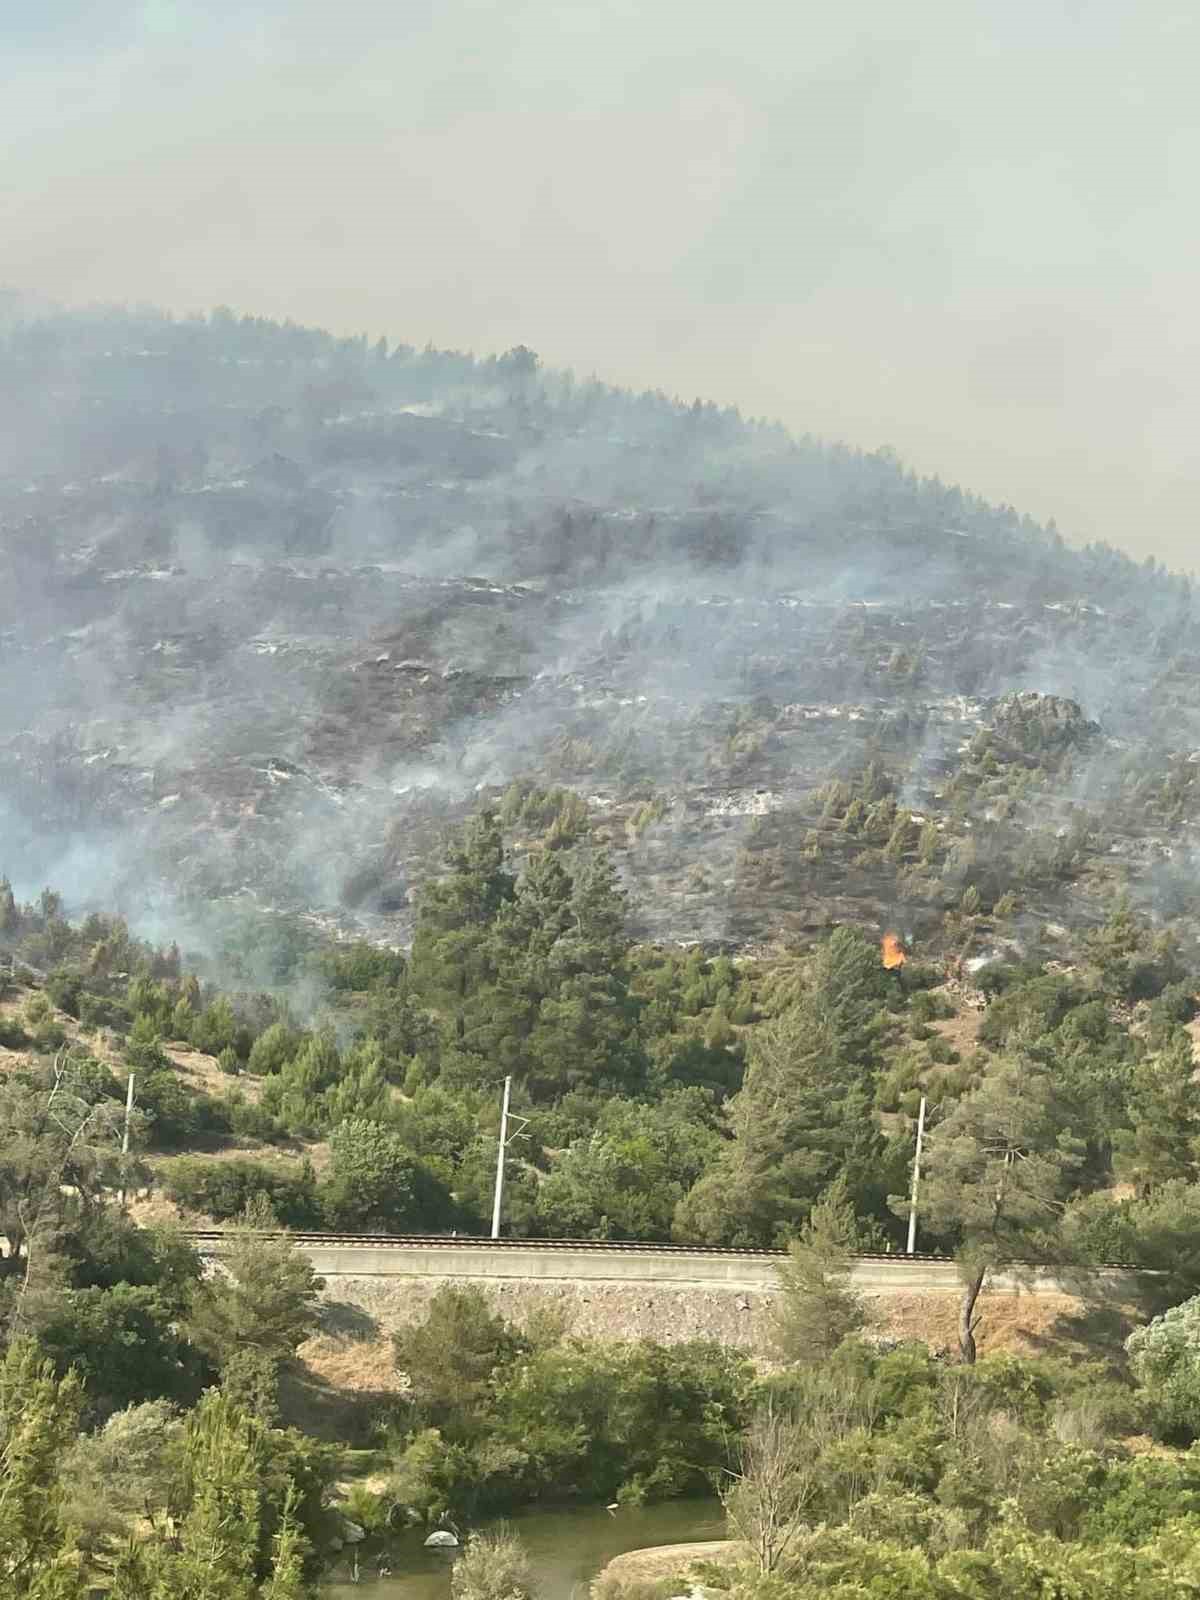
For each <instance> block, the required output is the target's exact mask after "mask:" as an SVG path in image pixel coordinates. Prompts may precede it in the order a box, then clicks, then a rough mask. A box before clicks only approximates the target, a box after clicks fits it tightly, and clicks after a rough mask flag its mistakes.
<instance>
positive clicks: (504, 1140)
mask: <svg viewBox="0 0 1200 1600" xmlns="http://www.w3.org/2000/svg"><path fill="white" fill-rule="evenodd" d="M511 1096H512V1079H511V1078H505V1080H504V1099H503V1100H502V1101H501V1103H500V1144H499V1147H498V1149H497V1150H496V1194H495V1198H494V1199H493V1201H492V1238H493V1239H498V1238H499V1237H500V1205H501V1202H502V1200H503V1199H504V1153H505V1151H506V1150H507V1149H508V1147H509V1145H510V1144H511V1143H512V1142H513V1139H523V1138H524V1137H525V1133H524V1130H525V1129H526V1128H527V1127H528V1126H529V1118H528V1117H514V1116H512V1115H511V1114H510V1112H509V1109H508V1105H509V1100H510V1098H511ZM510 1122H519V1123H520V1124H521V1126H520V1127H519V1128H518V1129H517V1131H516V1132H515V1133H514V1134H512V1136H511V1137H510V1135H509V1132H508V1125H509V1123H510Z"/></svg>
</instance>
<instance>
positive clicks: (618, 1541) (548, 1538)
mask: <svg viewBox="0 0 1200 1600" xmlns="http://www.w3.org/2000/svg"><path fill="white" fill-rule="evenodd" d="M504 1522H505V1526H507V1527H508V1528H510V1529H511V1530H512V1531H513V1532H514V1533H516V1534H517V1535H518V1537H519V1538H520V1540H521V1542H522V1544H524V1546H525V1548H526V1550H527V1552H528V1554H529V1562H530V1568H531V1571H532V1574H533V1579H534V1587H535V1588H536V1590H537V1593H538V1595H539V1597H540V1600H588V1595H589V1592H590V1589H591V1585H592V1583H593V1581H594V1580H595V1579H596V1577H597V1576H598V1575H599V1574H600V1573H601V1572H603V1571H604V1570H605V1569H606V1568H607V1567H608V1566H609V1564H610V1563H611V1562H612V1561H613V1559H614V1558H615V1557H619V1556H623V1555H625V1554H627V1553H634V1554H642V1555H646V1554H650V1553H652V1552H653V1551H654V1550H656V1549H671V1548H685V1547H690V1546H694V1545H710V1544H712V1545H718V1544H724V1543H726V1542H727V1541H725V1540H724V1539H723V1538H722V1535H723V1534H724V1532H725V1515H724V1508H723V1507H722V1505H721V1503H720V1501H719V1500H716V1499H702V1500H668V1501H664V1502H662V1503H660V1504H657V1505H648V1506H621V1507H619V1508H618V1509H617V1510H616V1511H609V1510H608V1509H607V1508H606V1507H605V1506H595V1505H592V1506H581V1507H576V1508H573V1509H570V1510H567V1509H554V1510H530V1511H525V1512H520V1513H518V1514H516V1515H513V1516H510V1517H508V1518H505V1519H504ZM485 1526H486V1527H494V1526H496V1524H495V1523H489V1524H486V1525H485ZM469 1531H471V1532H481V1531H484V1529H483V1528H482V1527H481V1528H478V1529H471V1530H469ZM424 1536H425V1530H423V1529H413V1530H412V1531H411V1532H410V1533H408V1534H405V1535H401V1536H400V1537H398V1538H397V1539H396V1540H395V1541H394V1543H393V1545H392V1546H391V1547H389V1549H388V1550H387V1552H386V1555H385V1556H383V1557H379V1556H373V1557H372V1558H370V1561H369V1562H368V1561H367V1559H366V1558H364V1559H363V1561H362V1566H361V1570H360V1574H359V1582H358V1583H357V1584H355V1583H352V1582H351V1581H350V1576H351V1567H350V1562H351V1561H352V1559H353V1558H352V1555H351V1552H349V1551H347V1552H346V1555H345V1557H344V1558H343V1559H342V1561H341V1563H340V1564H339V1567H338V1569H337V1570H336V1571H335V1572H334V1573H332V1574H331V1576H330V1581H329V1584H328V1587H327V1590H326V1591H323V1593H324V1594H327V1595H328V1597H329V1600H334V1597H336V1600H351V1597H353V1600H449V1594H450V1569H451V1567H452V1566H453V1564H454V1551H453V1550H426V1549H424V1548H423V1545H422V1541H423V1539H424ZM381 1562H382V1564H384V1565H386V1566H387V1567H389V1568H390V1572H389V1573H388V1575H387V1576H386V1577H380V1576H379V1566H380V1564H381Z"/></svg>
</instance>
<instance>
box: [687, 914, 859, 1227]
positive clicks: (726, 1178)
mask: <svg viewBox="0 0 1200 1600" xmlns="http://www.w3.org/2000/svg"><path fill="white" fill-rule="evenodd" d="M885 985H886V975H885V974H884V972H883V970H882V968H881V967H880V964H879V959H878V951H877V950H876V949H875V948H874V946H872V945H871V944H869V943H868V941H867V940H865V939H864V938H863V937H862V936H861V935H859V934H855V933H852V932H851V931H850V930H849V929H839V930H838V931H837V932H836V933H835V934H834V935H833V936H832V937H831V938H830V939H829V941H828V942H827V943H826V944H825V945H824V946H822V947H821V949H820V950H819V951H818V953H817V955H816V957H815V958H814V960H813V963H812V967H811V970H810V972H809V974H808V981H807V983H806V986H805V988H804V991H803V992H802V994H801V996H800V998H798V999H797V1000H795V1001H793V1002H792V1003H790V1004H788V1005H786V1006H785V1007H784V1008H783V1009H782V1010H781V1011H780V1012H779V1014H778V1015H776V1016H775V1017H772V1018H770V1019H769V1020H767V1021H766V1022H764V1023H762V1024H760V1025H759V1026H758V1028H756V1029H755V1031H754V1034H753V1036H752V1038H751V1044H750V1059H749V1064H748V1067H747V1072H746V1079H745V1083H744V1084H743V1086H742V1088H741V1090H740V1091H739V1093H738V1094H737V1095H735V1096H734V1098H733V1099H732V1100H731V1101H730V1103H729V1108H728V1121H729V1126H730V1130H731V1132H732V1135H733V1137H732V1139H731V1140H730V1141H729V1143H728V1144H727V1145H726V1147H725V1149H724V1150H723V1151H722V1152H721V1154H720V1156H719V1157H718V1159H717V1161H716V1162H715V1163H714V1164H713V1165H712V1166H711V1167H710V1169H709V1171H708V1172H707V1173H706V1174H705V1175H704V1176H703V1177H702V1178H701V1179H700V1180H699V1182H698V1183H697V1184H696V1185H695V1187H694V1188H693V1189H692V1190H691V1192H690V1193H689V1194H688V1195H687V1196H686V1197H685V1198H684V1200H683V1201H682V1202H681V1204H680V1206H679V1209H678V1211H677V1213H676V1219H675V1227H674V1231H675V1235H676V1237H677V1238H679V1239H686V1240H700V1239H708V1240H711V1241H714V1242H719V1243H722V1244H770V1243H772V1242H774V1241H775V1239H777V1238H778V1237H779V1236H780V1234H781V1233H783V1234H786V1233H787V1232H790V1231H791V1230H792V1229H794V1228H795V1227H798V1226H799V1225H801V1224H802V1223H803V1221H804V1219H805V1217H806V1216H807V1214H808V1212H809V1209H810V1207H811V1205H812V1203H813V1201H814V1200H815V1198H816V1197H817V1195H818V1194H820V1193H821V1191H822V1190H823V1189H824V1188H826V1187H827V1186H828V1184H829V1183H831V1182H832V1181H833V1179H834V1178H835V1177H836V1176H838V1174H839V1173H841V1174H842V1175H844V1177H845V1181H846V1184H847V1187H848V1189H849V1192H850V1194H851V1196H852V1199H853V1203H854V1204H855V1207H856V1209H858V1210H860V1211H862V1212H869V1211H872V1210H875V1209H876V1208H878V1209H879V1210H882V1200H883V1196H882V1194H881V1193H880V1184H879V1179H880V1175H881V1174H880V1156H881V1153H882V1139H881V1138H880V1136H879V1133H878V1130H877V1128H876V1127H875V1126H874V1124H873V1121H872V1118H871V1114H870V1102H871V1098H872V1093H871V1089H872V1084H871V1066H872V1055H873V1051H874V1049H875V1047H876V1046H877V1043H878V1041H879V1038H880V1036H881V1033H882V1030H883V1028H884V1026H885V1023H884V1021H883V1019H882V1015H881V1007H882V1003H883V999H884V996H885V994H886V987H885Z"/></svg>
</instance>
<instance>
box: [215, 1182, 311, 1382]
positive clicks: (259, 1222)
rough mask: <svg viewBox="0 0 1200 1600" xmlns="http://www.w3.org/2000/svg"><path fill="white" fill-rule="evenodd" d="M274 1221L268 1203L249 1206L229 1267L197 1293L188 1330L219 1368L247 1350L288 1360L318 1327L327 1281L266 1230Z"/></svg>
mask: <svg viewBox="0 0 1200 1600" xmlns="http://www.w3.org/2000/svg"><path fill="white" fill-rule="evenodd" d="M271 1221H272V1216H271V1212H270V1208H269V1206H268V1205H267V1204H266V1202H265V1201H261V1200H260V1202H259V1203H258V1204H257V1205H256V1206H254V1207H252V1208H250V1209H248V1210H247V1212H246V1215H245V1219H244V1221H243V1224H242V1226H241V1227H239V1228H238V1229H237V1230H235V1233H234V1235H233V1241H232V1243H231V1245H230V1247H229V1248H228V1249H227V1251H226V1252H225V1254H224V1255H223V1257H222V1260H221V1267H222V1268H223V1269H224V1270H222V1271H221V1272H219V1273H218V1274H215V1275H214V1276H212V1277H210V1278H207V1279H205V1281H204V1282H203V1283H202V1284H201V1285H200V1287H199V1289H198V1290H197V1292H196V1294H195V1295H194V1297H193V1301H192V1306H191V1311H190V1314H189V1317H188V1332H189V1334H190V1336H191V1338H192V1340H193V1342H194V1343H195V1344H196V1346H197V1347H198V1348H199V1349H200V1350H203V1351H204V1352H205V1353H206V1354H207V1355H208V1357H209V1358H210V1360H212V1361H213V1362H214V1363H215V1364H216V1365H217V1366H218V1367H219V1368H222V1369H223V1368H224V1367H225V1365H226V1363H227V1362H228V1361H229V1360H230V1358H231V1357H232V1356H233V1355H234V1354H235V1352H245V1351H247V1350H255V1351H258V1352H260V1353H261V1354H262V1355H263V1356H264V1357H266V1358H268V1359H269V1360H271V1361H274V1362H275V1363H277V1364H278V1363H281V1362H284V1361H286V1360H288V1359H290V1357H291V1356H293V1355H294V1354H295V1351H296V1348H297V1346H298V1345H300V1344H301V1343H302V1342H303V1341H304V1340H305V1339H306V1338H307V1337H308V1335H309V1334H310V1333H311V1332H312V1330H313V1328H314V1327H315V1326H316V1321H317V1298H318V1295H319V1293H320V1291H321V1289H323V1288H324V1283H323V1281H322V1280H321V1279H320V1278H319V1277H317V1275H316V1273H315V1272H314V1271H313V1268H312V1265H311V1263H310V1262H309V1260H308V1258H307V1256H305V1255H304V1254H303V1253H302V1252H301V1251H300V1250H298V1249H297V1248H296V1246H295V1245H293V1244H292V1243H291V1241H290V1240H289V1239H287V1238H286V1237H282V1236H276V1237H271V1236H270V1235H269V1234H266V1233H263V1232H262V1231H260V1230H262V1229H263V1228H264V1226H269V1225H270V1224H271Z"/></svg>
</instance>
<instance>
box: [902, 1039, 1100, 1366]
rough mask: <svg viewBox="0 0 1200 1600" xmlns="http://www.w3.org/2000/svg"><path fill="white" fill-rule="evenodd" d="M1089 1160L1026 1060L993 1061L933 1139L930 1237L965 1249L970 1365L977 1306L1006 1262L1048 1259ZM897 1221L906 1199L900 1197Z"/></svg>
mask: <svg viewBox="0 0 1200 1600" xmlns="http://www.w3.org/2000/svg"><path fill="white" fill-rule="evenodd" d="M1081 1159H1082V1154H1081V1150H1080V1146H1079V1141H1077V1140H1075V1139H1073V1138H1072V1136H1071V1135H1070V1133H1069V1132H1068V1131H1067V1130H1066V1128H1065V1127H1064V1123H1063V1118H1062V1114H1061V1110H1060V1107H1059V1104H1058V1103H1057V1102H1056V1097H1055V1094H1054V1089H1053V1086H1052V1084H1051V1083H1050V1081H1049V1080H1048V1078H1047V1077H1046V1076H1045V1075H1044V1074H1043V1073H1041V1072H1040V1071H1038V1070H1037V1068H1036V1066H1035V1065H1034V1064H1033V1063H1032V1062H1031V1061H1028V1060H1021V1059H1020V1058H1017V1057H1004V1058H1001V1059H1000V1060H997V1061H996V1062H994V1063H993V1064H992V1065H991V1066H990V1068H989V1070H988V1072H987V1073H986V1075H985V1077H984V1078H983V1080H982V1082H981V1083H980V1085H979V1087H978V1088H977V1089H975V1090H974V1091H973V1092H972V1093H971V1094H969V1095H967V1096H965V1097H964V1098H963V1099H962V1100H961V1101H959V1103H958V1105H957V1106H955V1107H954V1109H953V1110H952V1111H951V1112H950V1114H949V1115H948V1116H947V1117H946V1118H945V1120H944V1121H942V1122H940V1123H938V1124H936V1125H935V1126H934V1128H933V1130H932V1132H931V1134H930V1136H929V1141H928V1146H927V1154H926V1158H925V1175H924V1178H923V1184H922V1217H923V1222H924V1226H925V1227H926V1229H928V1230H929V1231H931V1232H932V1233H934V1234H935V1235H940V1236H941V1237H942V1238H944V1239H948V1240H950V1241H953V1242H954V1243H955V1244H957V1245H958V1247H959V1259H960V1264H961V1267H962V1272H963V1280H964V1291H963V1301H962V1309H961V1315H960V1326H959V1344H960V1348H961V1352H962V1356H963V1359H964V1360H966V1361H973V1360H974V1358H975V1340H974V1337H973V1326H974V1313H975V1304H976V1301H977V1300H978V1297H979V1295H980V1293H981V1291H982V1289H983V1286H984V1283H985V1281H986V1278H987V1274H988V1272H989V1270H990V1269H991V1268H992V1267H994V1266H995V1265H996V1264H997V1263H998V1262H1000V1261H1002V1260H1007V1261H1017V1262H1020V1261H1027V1260H1030V1259H1037V1258H1038V1256H1039V1255H1041V1254H1043V1253H1044V1249H1045V1240H1046V1237H1047V1235H1048V1233H1049V1231H1050V1229H1051V1227H1052V1225H1053V1222H1054V1221H1055V1219H1056V1217H1057V1215H1058V1212H1059V1208H1060V1205H1061V1203H1062V1202H1063V1200H1064V1199H1065V1197H1066V1195H1067V1193H1068V1192H1069V1188H1070V1181H1071V1176H1072V1173H1073V1172H1074V1170H1075V1169H1076V1168H1077V1167H1078V1166H1079V1164H1080V1161H1081ZM893 1205H894V1207H895V1209H896V1211H897V1213H898V1214H901V1215H903V1214H904V1212H905V1210H906V1209H907V1203H906V1199H905V1197H903V1196H896V1197H894V1199H893Z"/></svg>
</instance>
